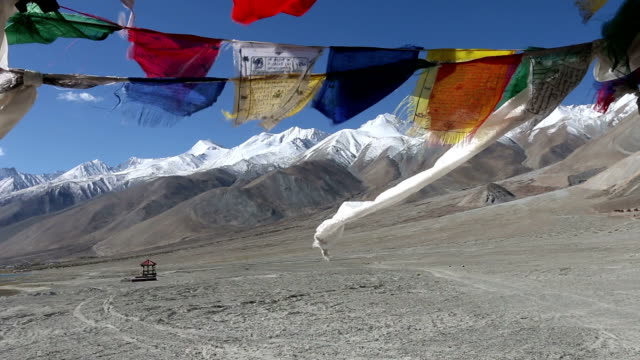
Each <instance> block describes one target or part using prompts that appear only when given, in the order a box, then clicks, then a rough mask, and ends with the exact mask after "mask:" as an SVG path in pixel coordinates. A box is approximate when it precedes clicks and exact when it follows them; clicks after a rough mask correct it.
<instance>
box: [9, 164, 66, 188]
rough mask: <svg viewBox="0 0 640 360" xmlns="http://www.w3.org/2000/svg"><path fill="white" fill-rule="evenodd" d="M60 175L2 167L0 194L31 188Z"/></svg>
mask: <svg viewBox="0 0 640 360" xmlns="http://www.w3.org/2000/svg"><path fill="white" fill-rule="evenodd" d="M58 175H60V174H59V173H56V174H53V175H46V174H44V175H32V174H25V173H21V172H19V171H17V170H16V169H15V168H5V169H0V194H8V193H11V192H14V191H18V190H22V189H26V188H30V187H33V186H36V185H40V184H43V183H46V182H47V181H50V180H51V179H52V178H55V177H57V176H58Z"/></svg>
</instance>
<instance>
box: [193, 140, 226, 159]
mask: <svg viewBox="0 0 640 360" xmlns="http://www.w3.org/2000/svg"><path fill="white" fill-rule="evenodd" d="M221 149H224V148H223V147H222V146H219V145H217V144H216V143H214V142H212V141H211V140H199V141H198V142H197V143H195V145H193V146H192V147H191V149H189V151H187V152H186V153H187V154H191V155H195V156H198V155H202V154H205V153H206V152H208V151H212V150H213V151H215V150H221Z"/></svg>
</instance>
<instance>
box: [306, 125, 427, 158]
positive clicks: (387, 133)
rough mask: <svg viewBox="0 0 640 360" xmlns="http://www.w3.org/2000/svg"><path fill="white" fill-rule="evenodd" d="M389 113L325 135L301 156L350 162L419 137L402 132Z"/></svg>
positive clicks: (411, 142) (389, 150)
mask: <svg viewBox="0 0 640 360" xmlns="http://www.w3.org/2000/svg"><path fill="white" fill-rule="evenodd" d="M400 129H401V126H400V124H399V123H398V121H397V119H396V118H395V117H394V116H393V115H391V114H382V115H378V117H376V118H375V119H373V120H371V121H369V122H367V123H365V124H364V125H362V126H361V127H360V128H358V129H344V130H340V131H338V132H336V133H334V134H333V135H331V136H329V137H327V138H326V139H324V140H323V141H321V142H320V143H318V144H317V145H316V146H314V147H312V148H311V149H309V151H307V152H306V153H305V154H303V155H302V156H301V157H300V161H304V160H333V161H336V162H338V163H340V164H343V165H346V166H349V165H351V164H353V163H354V162H355V161H356V160H357V159H359V158H364V159H365V160H366V161H370V160H373V159H375V158H377V157H378V156H379V155H380V154H381V153H382V152H383V151H385V150H386V151H387V154H388V155H389V156H393V155H395V154H396V153H398V152H400V151H402V150H403V149H406V148H407V147H408V146H410V145H414V144H418V143H421V142H422V140H420V139H416V138H412V137H408V136H405V135H404V134H403V133H402V132H401V130H400Z"/></svg>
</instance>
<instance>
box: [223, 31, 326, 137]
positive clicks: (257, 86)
mask: <svg viewBox="0 0 640 360" xmlns="http://www.w3.org/2000/svg"><path fill="white" fill-rule="evenodd" d="M321 53H322V48H320V47H307V46H294V45H279V44H271V43H253V42H236V43H234V62H235V64H236V67H237V69H238V72H239V74H240V78H239V79H238V80H237V81H236V82H235V85H236V98H235V104H234V113H233V114H229V113H225V116H226V117H227V118H230V119H233V120H234V124H236V125H240V124H243V123H245V122H248V121H250V120H260V121H261V124H260V125H261V126H263V127H265V128H271V127H273V126H275V125H276V124H277V123H278V122H279V121H280V120H282V119H284V118H285V117H288V116H291V115H293V114H295V113H297V112H298V111H300V110H301V109H302V108H303V107H304V106H305V105H306V104H307V103H308V102H309V100H310V99H311V98H312V97H313V95H314V94H315V92H316V91H317V90H318V89H319V88H320V85H321V84H322V81H323V80H324V78H325V76H324V75H310V72H311V69H312V68H313V65H314V63H315V62H316V59H317V58H318V57H319V56H320V54H321Z"/></svg>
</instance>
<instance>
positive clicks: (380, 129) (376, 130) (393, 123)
mask: <svg viewBox="0 0 640 360" xmlns="http://www.w3.org/2000/svg"><path fill="white" fill-rule="evenodd" d="M358 130H361V131H366V132H368V133H369V134H371V135H373V136H376V137H390V136H403V135H404V134H403V132H402V131H401V125H400V123H399V121H398V119H397V118H396V117H395V116H394V115H392V114H381V115H378V116H376V118H375V119H373V120H370V121H368V122H366V123H364V124H363V125H362V126H360V128H359V129H358Z"/></svg>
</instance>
